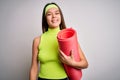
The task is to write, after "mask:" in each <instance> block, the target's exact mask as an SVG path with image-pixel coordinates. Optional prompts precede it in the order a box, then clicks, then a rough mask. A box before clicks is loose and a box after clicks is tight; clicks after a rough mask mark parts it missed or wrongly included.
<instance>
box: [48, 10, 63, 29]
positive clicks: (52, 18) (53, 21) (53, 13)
mask: <svg viewBox="0 0 120 80" xmlns="http://www.w3.org/2000/svg"><path fill="white" fill-rule="evenodd" d="M46 19H47V23H48V25H49V27H50V28H56V27H58V26H59V25H60V23H61V15H60V11H59V9H58V8H51V9H49V10H48V11H47V13H46Z"/></svg>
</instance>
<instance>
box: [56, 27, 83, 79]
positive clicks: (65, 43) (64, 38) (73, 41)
mask: <svg viewBox="0 0 120 80" xmlns="http://www.w3.org/2000/svg"><path fill="white" fill-rule="evenodd" d="M57 39H58V43H59V47H60V49H61V50H62V51H63V52H64V53H65V54H66V55H67V56H69V55H70V51H71V50H73V52H74V58H75V60H76V61H80V55H79V53H78V41H77V33H76V31H75V30H74V29H72V28H67V29H63V30H61V31H60V32H59V33H58V35H57ZM64 68H65V71H66V73H67V75H68V77H69V79H70V80H80V79H81V77H82V71H81V70H79V69H75V68H73V67H71V66H68V65H66V64H64Z"/></svg>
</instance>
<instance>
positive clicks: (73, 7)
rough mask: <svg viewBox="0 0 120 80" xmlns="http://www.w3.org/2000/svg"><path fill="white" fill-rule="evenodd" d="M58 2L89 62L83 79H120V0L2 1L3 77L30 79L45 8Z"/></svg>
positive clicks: (0, 65) (0, 56)
mask: <svg viewBox="0 0 120 80" xmlns="http://www.w3.org/2000/svg"><path fill="white" fill-rule="evenodd" d="M48 2H56V3H57V4H58V5H59V6H60V7H61V9H62V12H63V15H64V18H65V22H66V25H67V27H73V28H74V29H75V30H76V31H77V35H78V40H79V43H80V45H81V48H82V50H83V51H84V53H85V56H86V58H87V60H88V62H89V67H88V68H87V69H85V70H83V78H82V80H120V62H119V57H120V0H0V80H28V79H29V69H30V65H31V56H32V53H31V51H32V41H33V39H34V37H36V36H39V35H41V33H42V30H41V19H42V10H43V7H44V5H45V4H46V3H48Z"/></svg>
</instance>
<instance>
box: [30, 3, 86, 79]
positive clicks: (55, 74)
mask: <svg viewBox="0 0 120 80" xmlns="http://www.w3.org/2000/svg"><path fill="white" fill-rule="evenodd" d="M64 28H66V25H65V22H64V17H63V14H62V12H61V9H60V8H59V6H58V5H57V4H56V3H48V4H46V5H45V7H44V9H43V16H42V31H43V34H42V35H41V36H39V37H36V38H35V39H34V40H33V46H32V64H31V69H30V80H37V79H38V80H68V78H67V74H66V72H65V70H64V67H63V65H62V63H64V64H67V65H70V66H72V67H74V68H77V69H84V68H87V67H88V62H87V60H86V58H85V56H84V54H83V52H82V51H81V49H80V47H79V54H80V58H81V61H80V62H76V61H75V60H74V58H73V57H72V56H73V55H72V54H73V53H74V52H72V51H71V56H66V55H64V53H63V52H62V51H61V50H59V48H58V42H57V33H58V32H59V31H60V30H62V29H64ZM39 62H40V70H39V69H38V64H39ZM38 71H39V72H38Z"/></svg>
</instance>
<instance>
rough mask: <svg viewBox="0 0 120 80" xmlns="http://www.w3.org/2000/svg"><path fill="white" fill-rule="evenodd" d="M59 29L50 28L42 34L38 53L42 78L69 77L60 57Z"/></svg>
mask: <svg viewBox="0 0 120 80" xmlns="http://www.w3.org/2000/svg"><path fill="white" fill-rule="evenodd" d="M59 31H60V29H59V27H58V28H55V29H50V28H48V31H47V32H45V33H43V34H42V35H41V40H40V44H39V53H38V60H39V61H40V71H39V75H38V76H39V77H40V78H46V79H62V78H66V77H67V75H66V72H65V70H64V67H63V65H62V63H61V62H60V61H59V58H58V57H59V56H58V54H59V51H58V42H57V33H58V32H59Z"/></svg>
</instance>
